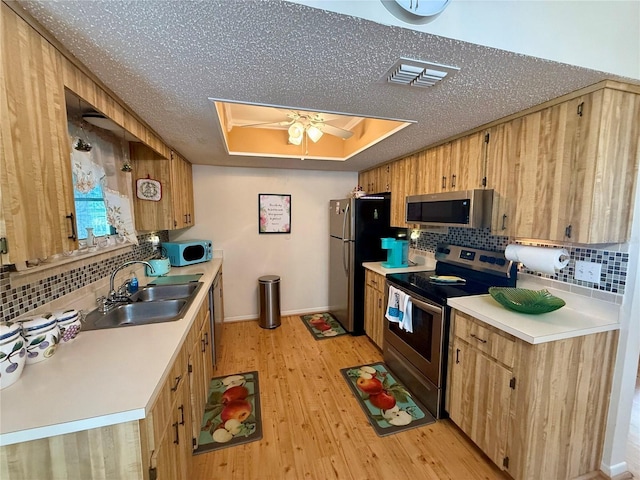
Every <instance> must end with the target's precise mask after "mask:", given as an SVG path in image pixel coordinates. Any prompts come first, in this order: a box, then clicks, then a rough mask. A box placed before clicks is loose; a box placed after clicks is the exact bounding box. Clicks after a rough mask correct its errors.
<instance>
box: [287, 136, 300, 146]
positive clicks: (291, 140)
mask: <svg viewBox="0 0 640 480" xmlns="http://www.w3.org/2000/svg"><path fill="white" fill-rule="evenodd" d="M289 143H290V144H292V145H300V144H301V143H302V135H300V136H299V137H293V136H291V135H289Z"/></svg>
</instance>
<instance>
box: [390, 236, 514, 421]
mask: <svg viewBox="0 0 640 480" xmlns="http://www.w3.org/2000/svg"><path fill="white" fill-rule="evenodd" d="M435 257H436V261H437V262H436V268H435V270H432V271H427V272H416V273H395V274H390V275H387V277H386V278H387V295H386V298H388V297H389V296H388V289H389V286H393V287H395V288H397V289H399V290H401V291H403V292H404V293H407V294H408V295H409V296H410V298H411V302H412V312H411V313H412V324H413V333H408V332H406V331H405V330H402V329H401V328H400V327H399V326H398V324H397V323H392V322H389V321H388V320H385V330H384V349H383V353H384V361H385V363H386V364H387V366H388V367H389V369H390V370H391V371H392V372H393V373H395V374H396V376H397V377H398V378H399V379H400V380H401V381H402V382H403V383H404V384H405V386H406V387H407V388H408V389H409V390H410V391H411V392H413V394H414V395H415V396H416V397H417V398H418V400H420V401H421V402H422V403H423V404H424V405H425V406H426V407H427V408H428V409H429V410H430V411H431V413H432V414H433V415H435V416H436V418H444V417H446V416H447V414H446V412H445V409H444V398H445V390H446V378H447V350H448V345H449V324H450V317H451V307H449V306H448V305H447V299H448V298H453V297H463V296H468V295H479V294H485V293H488V291H489V287H492V286H500V287H515V285H516V266H515V265H514V264H513V263H512V262H510V261H509V260H507V259H506V258H505V256H504V253H503V252H492V251H487V250H479V249H476V248H469V247H461V246H457V245H448V244H438V246H437V249H436V254H435ZM438 277H444V278H440V279H438Z"/></svg>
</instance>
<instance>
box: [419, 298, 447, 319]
mask: <svg viewBox="0 0 640 480" xmlns="http://www.w3.org/2000/svg"><path fill="white" fill-rule="evenodd" d="M411 303H413V304H414V305H415V306H417V307H418V308H421V309H423V310H427V311H429V312H432V313H439V314H440V315H442V307H439V306H437V305H431V304H430V303H425V302H423V301H422V300H418V299H417V298H414V297H411Z"/></svg>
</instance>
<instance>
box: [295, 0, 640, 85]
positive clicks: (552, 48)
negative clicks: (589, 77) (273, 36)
mask: <svg viewBox="0 0 640 480" xmlns="http://www.w3.org/2000/svg"><path fill="white" fill-rule="evenodd" d="M289 1H290V2H294V3H301V4H304V5H307V6H310V7H315V8H321V9H324V10H329V11H333V12H337V13H342V14H345V15H351V16H354V17H360V18H365V19H367V20H372V21H374V22H378V23H382V24H385V25H395V26H400V27H403V28H409V29H413V30H418V31H421V32H426V33H431V34H434V35H438V36H441V37H447V38H455V39H456V40H462V41H464V42H469V43H475V44H478V45H484V46H487V47H494V48H499V49H501V50H506V51H509V52H516V53H522V54H524V55H529V56H532V57H539V58H544V59H547V60H552V61H555V62H561V63H568V64H570V65H577V66H579V67H585V68H591V69H593V70H601V71H603V72H608V73H613V74H616V75H622V76H625V77H630V78H635V79H640V21H639V19H640V2H638V1H637V0H619V1H612V0H590V1H574V0H568V1H567V0H564V1H561V0H528V1H525V0H517V1H503V0H498V1H496V0H454V1H452V2H450V3H449V5H448V6H447V7H446V8H445V10H444V11H443V12H442V13H441V14H440V15H439V16H438V17H436V18H435V19H434V20H432V21H431V22H430V23H427V24H424V25H412V24H409V23H405V22H403V21H400V20H398V19H397V18H395V17H394V16H393V15H391V14H390V13H389V11H388V10H387V9H386V8H385V7H384V5H383V4H382V2H381V1H380V0H340V1H327V0H289ZM406 3H408V2H406Z"/></svg>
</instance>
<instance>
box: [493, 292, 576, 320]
mask: <svg viewBox="0 0 640 480" xmlns="http://www.w3.org/2000/svg"><path fill="white" fill-rule="evenodd" d="M489 294H490V295H491V296H492V297H493V299H494V300H495V301H497V302H498V303H499V304H500V305H502V306H504V307H506V308H508V309H509V310H515V311H516V312H520V313H531V314H534V315H537V314H540V313H548V312H553V311H554V310H557V309H559V308H560V307H564V306H565V305H566V304H565V301H564V300H562V299H561V298H558V297H554V296H553V295H551V294H550V293H549V292H548V291H546V290H527V289H526V288H509V287H491V288H489Z"/></svg>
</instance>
